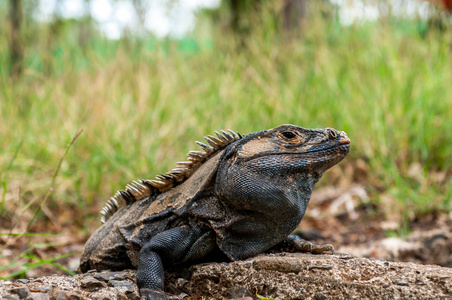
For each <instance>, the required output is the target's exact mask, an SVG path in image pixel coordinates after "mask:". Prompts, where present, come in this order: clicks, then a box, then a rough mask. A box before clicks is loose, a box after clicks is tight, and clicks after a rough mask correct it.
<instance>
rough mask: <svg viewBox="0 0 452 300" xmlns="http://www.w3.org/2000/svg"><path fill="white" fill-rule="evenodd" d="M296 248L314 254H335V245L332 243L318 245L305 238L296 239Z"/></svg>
mask: <svg viewBox="0 0 452 300" xmlns="http://www.w3.org/2000/svg"><path fill="white" fill-rule="evenodd" d="M295 245H296V250H297V251H302V252H309V253H313V254H333V253H334V247H333V245H331V244H322V245H317V244H314V243H311V242H308V241H305V240H302V239H300V240H296V241H295Z"/></svg>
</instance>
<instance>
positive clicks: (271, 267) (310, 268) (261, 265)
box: [0, 253, 452, 300]
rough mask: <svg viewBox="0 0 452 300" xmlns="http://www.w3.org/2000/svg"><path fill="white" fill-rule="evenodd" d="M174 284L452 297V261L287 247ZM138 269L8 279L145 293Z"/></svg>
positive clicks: (185, 273) (202, 295)
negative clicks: (423, 261) (139, 288)
mask: <svg viewBox="0 0 452 300" xmlns="http://www.w3.org/2000/svg"><path fill="white" fill-rule="evenodd" d="M167 275H168V276H167V277H168V280H167V287H166V288H167V291H170V292H171V293H173V294H177V295H180V296H181V297H184V299H186V300H190V299H206V300H207V299H257V295H262V296H264V297H272V298H278V299H287V300H291V299H293V300H295V299H452V269H451V268H444V267H439V266H434V265H421V264H415V263H400V262H389V261H382V260H373V259H367V258H356V257H353V256H351V255H347V254H335V255H313V254H306V253H283V254H265V255H259V256H257V257H255V258H251V259H248V260H245V261H238V262H232V263H204V264H198V265H194V266H191V267H188V268H184V269H181V270H178V271H177V272H172V273H169V274H167ZM134 281H135V272H134V271H131V270H126V271H122V272H108V271H107V272H101V273H98V272H91V273H86V274H78V275H76V276H73V277H71V276H57V275H53V276H44V277H40V278H36V279H26V280H24V279H20V280H16V281H14V282H10V281H2V282H1V283H0V295H2V296H3V298H4V299H35V300H37V299H43V300H44V299H55V300H56V299H139V296H138V293H137V289H136V285H135V284H134Z"/></svg>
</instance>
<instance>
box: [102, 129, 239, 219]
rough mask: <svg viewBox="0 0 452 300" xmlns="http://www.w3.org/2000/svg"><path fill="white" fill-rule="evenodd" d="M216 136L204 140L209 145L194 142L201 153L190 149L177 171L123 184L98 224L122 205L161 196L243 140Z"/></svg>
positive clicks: (228, 134) (229, 133)
mask: <svg viewBox="0 0 452 300" xmlns="http://www.w3.org/2000/svg"><path fill="white" fill-rule="evenodd" d="M215 134H216V136H217V137H214V136H212V135H208V136H206V137H204V139H205V140H206V142H207V144H208V145H207V144H205V143H201V142H198V141H196V143H197V144H198V145H199V146H200V147H201V149H202V151H195V150H192V151H190V152H188V154H187V161H180V162H177V164H176V168H174V169H172V170H170V171H168V172H166V173H165V174H161V175H157V176H156V179H154V180H147V179H141V180H139V181H133V182H132V183H129V184H128V185H126V188H125V190H124V191H118V192H116V194H115V195H114V196H113V197H111V198H110V200H108V202H107V203H106V204H105V206H104V207H103V208H102V210H101V211H100V213H101V215H102V217H101V222H102V223H105V222H106V221H107V220H108V219H109V218H110V217H111V216H113V214H114V213H115V212H116V211H118V210H119V209H120V208H121V207H123V206H126V205H129V204H132V203H134V202H136V201H140V200H143V199H146V198H147V197H150V196H154V195H157V194H160V193H164V192H166V191H168V190H170V189H171V188H173V187H174V186H176V185H178V184H180V183H182V182H184V181H185V180H186V179H187V178H188V177H190V176H191V175H192V174H193V173H194V172H195V171H196V170H197V169H198V167H199V166H200V165H201V164H203V163H204V162H205V161H206V160H207V159H208V158H209V157H211V156H212V155H213V154H214V153H216V152H217V151H219V150H221V149H223V148H224V147H226V146H227V145H229V144H231V143H233V142H235V141H237V140H239V139H241V138H242V135H241V134H240V133H236V132H234V131H232V130H230V129H228V131H225V130H221V131H220V132H218V131H215Z"/></svg>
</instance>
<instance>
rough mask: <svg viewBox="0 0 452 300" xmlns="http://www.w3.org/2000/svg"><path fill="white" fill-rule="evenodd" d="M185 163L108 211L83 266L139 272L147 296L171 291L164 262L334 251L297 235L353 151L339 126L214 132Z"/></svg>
mask: <svg viewBox="0 0 452 300" xmlns="http://www.w3.org/2000/svg"><path fill="white" fill-rule="evenodd" d="M216 135H217V137H213V136H208V137H206V138H205V139H206V140H207V143H208V145H207V144H203V143H200V142H197V143H198V144H199V145H200V146H201V148H202V149H203V151H190V152H189V153H188V161H186V162H179V163H178V166H177V168H175V169H173V170H171V171H170V172H168V173H166V174H162V175H160V176H157V180H141V181H135V182H133V183H131V184H129V185H128V186H127V187H126V189H125V191H119V192H118V193H116V195H115V196H114V197H112V199H111V200H110V201H109V202H108V203H107V204H106V206H105V207H104V209H103V210H102V214H103V218H102V221H103V222H104V223H105V224H104V225H102V227H100V228H99V229H98V230H97V231H96V232H95V233H94V234H93V235H92V236H91V237H90V239H89V240H88V241H87V243H86V245H85V250H84V252H83V254H82V257H81V263H80V270H81V271H83V272H86V271H88V270H90V269H96V270H106V269H110V270H122V269H128V268H137V269H138V270H137V275H136V277H137V284H138V287H139V291H140V294H141V296H142V297H143V298H144V299H178V298H177V297H170V296H167V295H166V294H165V293H164V291H163V290H164V269H163V266H164V265H169V264H178V263H183V262H190V261H196V260H198V259H201V258H203V257H205V256H207V255H209V254H211V253H216V252H215V251H217V252H218V253H223V254H225V255H226V256H227V257H228V258H229V259H230V260H240V259H245V258H248V257H251V256H254V255H257V254H259V253H261V252H263V251H266V250H268V249H269V248H272V247H273V246H275V245H276V246H284V249H291V250H299V251H311V252H328V251H333V247H332V246H331V245H313V244H312V243H309V242H306V241H304V240H302V239H300V238H298V237H297V236H294V235H291V234H290V233H291V232H292V231H293V230H294V229H295V228H296V227H297V226H298V224H299V223H300V221H301V219H302V218H303V215H304V213H305V210H306V207H307V205H308V202H309V199H310V197H311V192H312V190H313V188H314V184H315V183H316V182H317V181H318V180H319V179H320V177H321V176H322V174H323V173H324V172H325V171H326V170H327V169H329V168H331V167H332V166H334V165H335V164H337V163H338V162H339V161H341V160H342V159H343V158H344V157H345V156H346V155H347V153H348V152H349V150H350V145H349V144H350V139H349V138H348V137H347V135H346V134H345V133H344V132H342V131H337V130H335V129H331V128H327V129H306V128H301V127H298V126H294V125H281V126H278V127H276V128H273V129H269V130H264V131H259V132H255V133H251V134H248V135H246V136H244V137H242V136H241V135H240V134H236V133H235V132H233V131H230V130H229V131H228V132H226V131H221V133H218V132H216Z"/></svg>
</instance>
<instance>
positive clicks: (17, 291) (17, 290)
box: [9, 286, 31, 299]
mask: <svg viewBox="0 0 452 300" xmlns="http://www.w3.org/2000/svg"><path fill="white" fill-rule="evenodd" d="M9 293H10V294H12V295H17V296H19V299H25V298H27V297H28V296H30V295H31V293H30V290H29V289H28V288H27V287H26V286H19V287H14V288H11V289H10V290H9Z"/></svg>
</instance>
